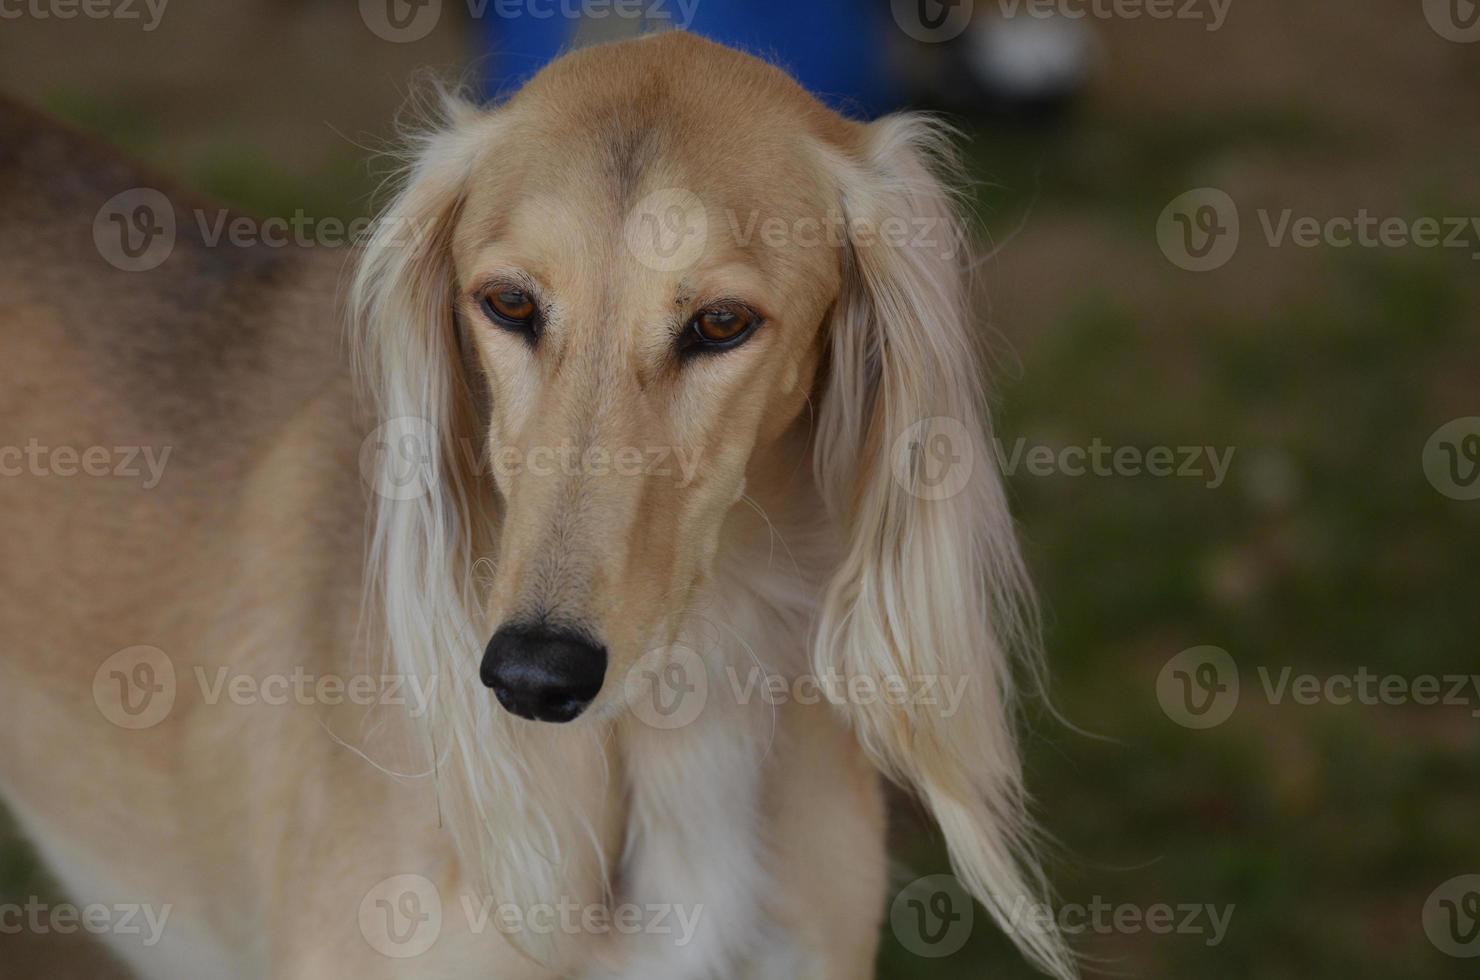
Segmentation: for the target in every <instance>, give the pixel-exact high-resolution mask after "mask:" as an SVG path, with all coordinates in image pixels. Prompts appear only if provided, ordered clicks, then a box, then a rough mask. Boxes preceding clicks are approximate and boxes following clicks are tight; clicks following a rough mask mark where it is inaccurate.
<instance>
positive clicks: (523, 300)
mask: <svg viewBox="0 0 1480 980" xmlns="http://www.w3.org/2000/svg"><path fill="white" fill-rule="evenodd" d="M483 305H484V306H485V307H486V308H487V309H488V311H489V312H491V313H492V314H493V315H494V317H496V318H498V319H500V320H503V321H505V322H506V323H512V324H517V325H520V326H522V325H524V324H526V323H528V322H530V321H531V320H533V319H534V314H535V306H534V300H533V299H532V298H531V297H530V295H529V294H528V293H526V292H525V291H524V290H522V289H495V290H493V291H492V292H489V293H487V294H485V295H484V297H483Z"/></svg>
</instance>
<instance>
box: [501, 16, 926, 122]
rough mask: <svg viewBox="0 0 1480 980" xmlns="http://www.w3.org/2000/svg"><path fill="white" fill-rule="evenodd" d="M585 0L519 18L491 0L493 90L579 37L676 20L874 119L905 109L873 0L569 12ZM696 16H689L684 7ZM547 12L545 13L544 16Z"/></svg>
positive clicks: (512, 83) (520, 78)
mask: <svg viewBox="0 0 1480 980" xmlns="http://www.w3.org/2000/svg"><path fill="white" fill-rule="evenodd" d="M581 7H582V4H581V3H580V2H579V0H531V2H527V3H521V4H519V5H517V10H518V13H517V15H516V16H512V17H503V16H499V13H498V10H499V5H498V4H497V3H494V2H489V3H488V4H487V5H486V6H485V7H484V12H483V16H482V17H481V18H480V19H479V20H478V21H477V29H478V31H479V35H480V37H481V38H482V43H483V45H484V48H485V50H486V51H488V53H489V62H488V70H487V71H486V73H485V76H484V81H485V90H486V91H487V93H488V94H489V95H490V96H495V97H496V96H500V95H507V94H509V93H510V92H512V91H513V90H514V89H516V88H518V87H519V86H520V85H521V84H523V83H524V82H525V81H526V80H528V79H529V77H530V76H532V75H533V74H534V73H535V72H537V71H539V70H540V69H541V68H543V67H544V66H545V65H546V64H548V63H549V62H550V61H551V60H553V59H554V58H555V57H557V56H558V55H560V54H561V53H563V52H565V51H567V50H569V49H571V48H573V47H576V46H578V45H581V44H587V43H591V42H595V41H602V40H615V39H617V38H621V37H631V36H635V35H636V34H638V33H640V32H641V30H642V29H643V28H644V27H646V29H648V30H658V29H663V28H665V27H668V26H679V27H684V28H686V29H687V30H690V31H692V32H694V33H696V34H700V35H703V36H704V37H707V38H711V39H713V40H715V41H719V42H720V43H722V44H728V45H730V46H732V47H736V48H739V49H741V50H742V51H748V52H750V53H751V54H754V55H758V56H760V57H762V58H764V59H766V60H767V61H770V62H772V63H773V64H776V65H779V66H780V67H782V68H784V69H785V70H786V71H788V72H790V73H791V74H792V75H793V76H794V77H795V78H796V79H797V81H799V82H801V83H802V85H803V86H805V87H806V88H807V90H808V91H810V92H812V93H813V94H814V95H816V96H817V97H818V98H820V99H821V100H822V101H823V102H825V103H827V104H828V105H829V106H831V107H833V108H834V109H837V110H838V111H840V112H843V113H844V114H846V115H849V116H854V117H865V118H872V117H874V116H877V115H880V114H882V113H885V112H888V111H890V110H891V109H894V108H897V107H898V105H899V102H900V96H899V93H898V90H897V86H896V85H895V84H894V83H893V81H892V80H891V79H890V77H889V75H888V72H887V70H886V64H887V62H886V58H885V42H886V33H885V32H886V29H887V27H888V25H887V24H886V21H887V19H888V14H887V6H886V5H881V4H877V3H869V2H867V0H644V3H643V5H642V9H645V10H648V11H650V12H653V13H666V14H667V15H668V16H667V18H666V19H663V18H660V17H649V18H648V19H647V20H645V21H644V20H642V19H640V18H633V17H624V16H620V15H618V14H617V13H616V12H615V11H614V10H613V9H612V8H611V7H610V6H604V7H603V8H602V10H603V12H604V13H605V16H602V17H592V16H587V17H570V16H566V15H565V12H566V11H567V10H571V9H577V10H578V9H580V8H581ZM686 13H687V14H692V20H691V22H689V23H688V24H684V23H683V18H684V16H685V14H686ZM539 14H544V15H545V16H539Z"/></svg>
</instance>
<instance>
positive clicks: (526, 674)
mask: <svg viewBox="0 0 1480 980" xmlns="http://www.w3.org/2000/svg"><path fill="white" fill-rule="evenodd" d="M478 676H479V677H481V678H482V679H483V683H484V684H486V685H488V686H489V687H491V688H493V693H494V695H495V696H496V697H497V698H498V703H499V704H501V705H503V706H504V707H505V708H507V709H508V710H509V711H511V712H512V713H514V714H516V715H518V716H519V717H520V718H529V719H531V720H533V721H570V720H571V719H572V718H574V717H576V716H577V715H579V714H580V713H581V712H582V711H585V710H586V705H588V704H590V703H591V701H592V700H593V699H594V698H595V697H596V695H597V694H599V693H600V692H601V682H602V679H603V678H605V677H606V649H605V648H604V647H599V646H597V645H596V644H595V643H592V642H591V641H590V640H589V639H587V638H586V637H584V636H582V635H580V634H579V633H576V632H573V631H571V630H566V629H560V628H558V627H550V626H527V625H510V624H506V625H504V626H500V627H499V630H498V632H497V633H495V634H493V639H491V640H489V641H488V649H487V650H485V651H484V652H483V666H482V668H481V669H480V670H479V671H478Z"/></svg>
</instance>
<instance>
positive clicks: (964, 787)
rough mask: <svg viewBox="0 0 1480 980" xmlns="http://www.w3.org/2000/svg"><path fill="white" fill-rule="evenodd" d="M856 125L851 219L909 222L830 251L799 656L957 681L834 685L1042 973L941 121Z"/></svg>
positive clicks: (1019, 618)
mask: <svg viewBox="0 0 1480 980" xmlns="http://www.w3.org/2000/svg"><path fill="white" fill-rule="evenodd" d="M865 135H866V143H867V149H866V151H865V154H864V157H865V158H864V159H861V160H859V159H846V160H845V159H844V158H843V156H842V155H840V154H830V155H831V156H832V158H833V163H834V169H835V171H836V172H837V180H838V182H839V194H840V198H841V199H842V201H843V202H844V203H843V209H844V212H845V214H846V216H847V218H848V222H849V227H850V228H856V227H859V226H861V225H862V226H871V227H873V228H878V227H880V226H881V225H882V224H883V223H884V222H886V221H888V220H890V219H894V220H895V221H896V222H898V221H904V222H907V223H908V224H909V227H911V228H912V229H914V230H915V231H917V232H923V233H924V234H923V235H921V234H915V235H912V237H911V239H910V241H908V242H890V241H888V240H886V239H884V238H882V237H879V236H874V237H872V238H871V239H870V240H868V241H863V240H859V239H857V238H856V237H855V240H853V241H851V242H850V247H849V249H848V251H847V260H846V261H847V269H846V271H845V280H846V282H845V285H844V291H843V295H842V296H841V297H840V299H839V303H838V305H837V308H836V310H835V313H834V317H833V321H832V323H831V324H830V329H831V338H830V351H829V354H830V362H831V363H830V374H829V377H828V380H827V382H826V385H827V387H826V390H825V393H824V396H823V406H822V411H821V415H820V418H819V422H818V427H817V437H816V444H815V450H814V459H813V462H814V468H815V471H816V478H817V482H818V486H819V489H820V490H821V492H822V494H823V498H824V501H825V502H826V504H827V507H828V510H829V512H830V514H832V515H833V517H834V518H835V519H836V520H837V521H838V522H839V524H840V525H841V526H842V527H843V529H844V542H845V543H844V556H843V559H842V561H841V563H840V564H839V566H838V568H837V571H836V572H835V575H834V577H833V579H832V581H831V582H830V583H829V585H828V587H827V590H826V592H825V594H824V597H823V600H822V604H821V608H820V611H819V615H818V621H817V629H816V635H815V638H814V646H813V662H814V663H813V666H814V669H815V670H816V671H817V672H818V675H819V676H833V675H834V674H836V673H841V674H842V675H843V676H844V677H848V678H852V677H860V676H865V677H869V678H872V679H873V681H874V683H875V684H876V685H877V687H876V689H881V690H882V689H888V688H885V687H884V686H883V685H884V684H885V683H887V681H888V679H889V678H896V679H897V678H900V677H903V678H905V679H906V680H907V681H908V680H919V679H922V678H927V677H933V678H935V679H937V680H943V681H945V682H946V683H948V684H950V683H955V684H959V685H961V690H963V691H964V692H965V693H964V698H963V702H962V703H961V704H960V705H959V706H958V709H959V710H957V711H956V712H954V713H951V712H949V711H948V710H944V709H943V708H942V707H941V706H940V705H925V704H915V703H906V704H903V705H899V704H894V705H890V704H881V703H872V704H869V703H853V702H851V701H849V700H848V699H843V701H844V704H843V706H842V710H843V711H844V713H845V714H846V716H847V718H848V721H849V722H850V724H851V725H852V727H853V729H854V731H855V732H856V734H857V736H858V738H859V740H860V742H861V744H862V745H863V747H864V748H865V750H866V751H867V752H868V753H869V755H870V756H871V757H872V758H873V760H874V761H875V763H876V764H877V765H878V766H879V767H880V768H881V769H882V770H883V771H885V772H886V773H887V774H889V775H890V776H891V777H892V778H893V779H895V780H896V781H897V782H899V783H901V784H902V785H904V786H905V787H907V788H909V789H911V790H912V791H913V792H914V793H916V794H917V795H918V796H919V797H920V798H921V799H922V800H923V801H924V802H925V803H926V804H927V805H928V806H929V807H930V809H931V811H932V813H933V815H934V816H935V819H936V821H937V823H938V824H939V825H940V827H941V829H942V831H943V832H944V834H945V838H946V842H947V846H948V848H949V850H950V854H951V858H952V862H953V866H954V868H955V870H956V874H957V876H958V877H959V878H960V879H961V881H962V883H963V884H964V885H965V886H966V887H967V889H968V890H969V891H970V892H971V893H972V894H973V895H974V896H975V897H976V898H977V899H978V900H979V901H981V902H982V904H983V905H984V906H985V907H986V909H987V910H988V912H989V913H990V914H991V915H992V916H993V918H994V919H995V920H996V921H997V922H998V924H999V925H1000V926H1001V927H1002V928H1003V929H1004V931H1006V932H1007V933H1008V935H1009V936H1010V937H1011V938H1012V939H1013V941H1014V942H1015V943H1017V945H1018V946H1019V947H1020V948H1021V949H1022V950H1023V952H1024V953H1025V954H1026V955H1027V956H1028V957H1029V958H1030V959H1032V960H1033V961H1034V962H1035V963H1036V964H1037V965H1038V966H1039V967H1040V968H1041V969H1043V970H1045V971H1046V972H1048V973H1049V974H1051V975H1053V976H1055V977H1059V978H1062V980H1072V978H1074V977H1075V976H1077V964H1076V958H1075V954H1074V953H1073V952H1072V951H1070V949H1069V948H1068V946H1067V945H1066V944H1065V942H1064V941H1063V938H1062V937H1061V936H1060V935H1059V934H1058V932H1057V931H1056V930H1053V929H1052V928H1051V927H1050V928H1049V929H1047V930H1035V929H1034V926H1036V925H1037V924H1038V923H1039V922H1041V920H1042V917H1040V916H1030V917H1027V920H1028V921H1025V919H1024V917H1023V916H1022V915H1021V910H1022V909H1023V908H1036V907H1041V904H1040V903H1043V902H1045V901H1046V900H1047V899H1048V897H1049V896H1048V889H1047V887H1046V883H1045V878H1044V875H1043V873H1042V871H1041V868H1040V864H1039V861H1038V858H1037V857H1036V854H1037V851H1038V848H1037V846H1036V845H1037V841H1036V835H1035V833H1034V830H1033V824H1032V821H1031V820H1030V819H1029V817H1028V801H1027V796H1026V793H1025V791H1024V788H1023V780H1022V769H1021V763H1020V761H1019V757H1018V750H1017V742H1016V727H1017V726H1016V723H1015V718H1014V712H1015V704H1016V701H1017V694H1018V691H1017V685H1018V682H1019V681H1027V682H1030V684H1031V685H1033V686H1036V687H1038V688H1039V689H1040V690H1041V689H1042V683H1043V681H1042V676H1043V675H1042V667H1041V663H1042V660H1041V655H1040V648H1039V643H1038V614H1037V608H1036V605H1035V603H1034V601H1033V597H1032V591H1031V588H1030V586H1029V584H1028V579H1027V575H1026V572H1025V570H1024V567H1023V563H1022V560H1021V558H1020V556H1019V552H1018V549H1017V544H1016V536H1015V533H1014V529H1013V525H1012V518H1011V516H1010V514H1009V512H1008V508H1007V503H1006V498H1005V495H1004V491H1003V487H1002V482H1001V478H1000V476H999V475H998V473H997V467H996V457H995V454H994V453H993V452H992V451H991V443H990V441H989V430H988V422H987V413H986V404H985V394H984V388H985V385H984V383H983V377H984V369H983V366H982V360H981V357H980V353H981V352H980V351H979V349H978V345H977V344H976V343H975V341H974V340H973V338H972V318H971V316H970V313H969V302H968V296H969V283H968V269H969V249H967V248H966V247H965V242H966V235H965V233H964V230H963V224H962V221H961V220H960V218H959V214H960V213H961V210H962V209H961V207H960V200H959V197H958V195H957V193H956V192H955V191H954V190H953V188H955V187H957V186H959V184H958V183H957V182H956V177H955V175H956V174H958V172H959V171H958V170H957V168H956V163H955V157H954V155H953V151H952V143H951V135H952V134H951V132H950V130H949V129H948V128H947V127H944V126H942V125H940V124H939V123H937V122H935V121H933V120H931V119H929V118H928V117H925V116H921V115H914V114H905V115H898V116H891V117H887V118H885V119H883V120H880V121H879V122H877V123H874V124H872V125H870V126H869V127H867V129H866V130H865ZM940 437H945V438H947V439H948V440H950V441H949V444H948V445H949V448H950V450H951V451H952V453H953V454H954V455H955V456H956V457H957V460H958V465H960V460H963V459H964V460H966V461H967V462H966V464H965V465H966V466H967V467H968V472H969V478H968V479H967V480H966V481H965V484H964V486H962V487H961V488H960V489H959V490H958V491H956V492H954V493H948V494H940V493H929V492H923V493H922V492H920V486H919V484H917V483H915V482H914V481H915V477H916V475H917V472H916V470H915V466H916V465H917V464H918V463H919V459H918V458H917V456H916V455H912V454H917V453H918V450H919V448H920V447H922V446H931V445H934V444H935V443H934V442H933V440H935V439H938V438H940ZM911 689H914V688H913V687H912V688H911ZM896 700H898V699H896Z"/></svg>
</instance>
